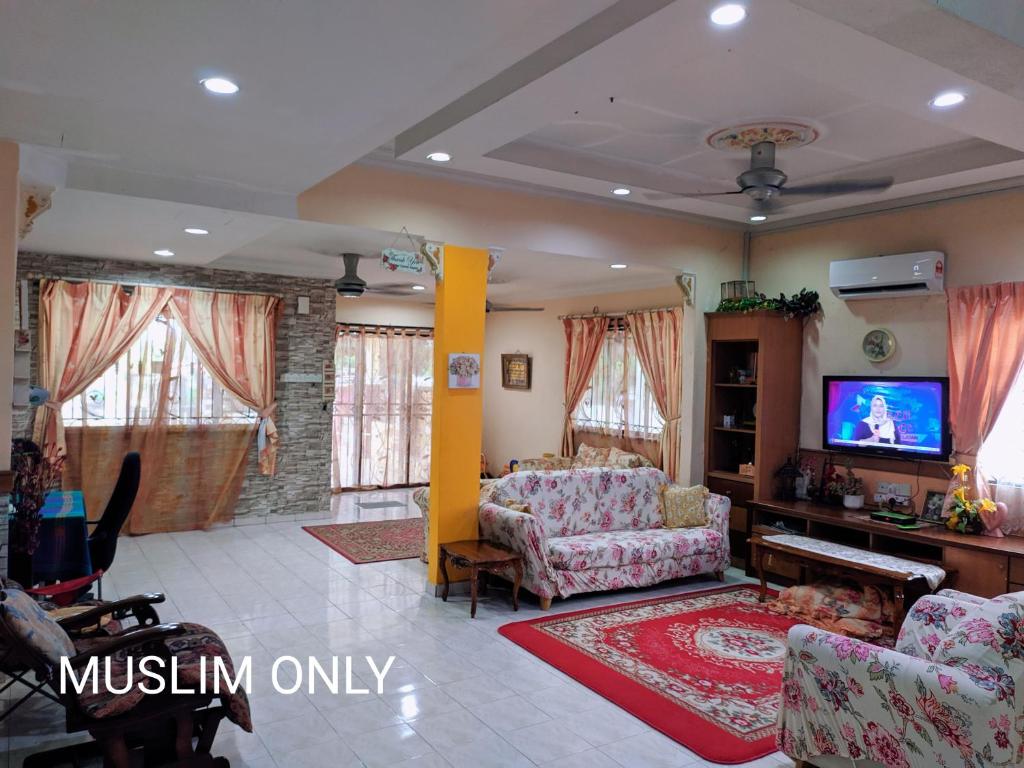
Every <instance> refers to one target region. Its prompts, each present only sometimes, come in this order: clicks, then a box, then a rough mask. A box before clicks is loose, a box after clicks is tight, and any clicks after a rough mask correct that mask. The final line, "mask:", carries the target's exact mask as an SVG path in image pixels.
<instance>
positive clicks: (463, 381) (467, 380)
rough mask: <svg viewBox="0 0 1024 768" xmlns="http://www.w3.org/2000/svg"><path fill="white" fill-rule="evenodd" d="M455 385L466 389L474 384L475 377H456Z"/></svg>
mask: <svg viewBox="0 0 1024 768" xmlns="http://www.w3.org/2000/svg"><path fill="white" fill-rule="evenodd" d="M455 383H456V384H457V385H458V386H459V387H462V388H466V387H468V386H469V385H470V384H472V383H473V377H472V376H456V377H455Z"/></svg>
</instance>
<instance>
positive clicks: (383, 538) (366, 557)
mask: <svg viewBox="0 0 1024 768" xmlns="http://www.w3.org/2000/svg"><path fill="white" fill-rule="evenodd" d="M302 530H304V531H305V532H306V533H309V534H311V535H313V536H315V537H316V538H318V539H320V541H322V542H323V543H324V544H326V545H327V546H329V547H330V548H331V549H333V550H334V551H335V552H337V553H339V554H342V555H344V556H345V557H347V558H348V559H349V560H351V561H352V562H353V563H357V564H359V563H379V562H382V561H384V560H405V559H407V558H410V557H419V556H420V553H421V552H422V551H423V518H422V517H407V518H401V519H398V520H373V521H370V522H365V523H335V524H333V525H307V526H303V528H302Z"/></svg>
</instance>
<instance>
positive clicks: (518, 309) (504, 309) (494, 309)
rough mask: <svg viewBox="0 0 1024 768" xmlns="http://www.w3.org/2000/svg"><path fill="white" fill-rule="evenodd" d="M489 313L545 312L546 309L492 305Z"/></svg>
mask: <svg viewBox="0 0 1024 768" xmlns="http://www.w3.org/2000/svg"><path fill="white" fill-rule="evenodd" d="M487 311H488V312H543V311H544V307H506V306H505V305H504V304H491V306H490V307H489V308H488V309H487Z"/></svg>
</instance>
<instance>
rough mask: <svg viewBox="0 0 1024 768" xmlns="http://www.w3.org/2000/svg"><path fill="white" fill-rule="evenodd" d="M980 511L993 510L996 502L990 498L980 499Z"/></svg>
mask: <svg viewBox="0 0 1024 768" xmlns="http://www.w3.org/2000/svg"><path fill="white" fill-rule="evenodd" d="M980 506H981V511H982V512H995V511H996V503H995V502H994V501H992V499H982V500H981V502H980Z"/></svg>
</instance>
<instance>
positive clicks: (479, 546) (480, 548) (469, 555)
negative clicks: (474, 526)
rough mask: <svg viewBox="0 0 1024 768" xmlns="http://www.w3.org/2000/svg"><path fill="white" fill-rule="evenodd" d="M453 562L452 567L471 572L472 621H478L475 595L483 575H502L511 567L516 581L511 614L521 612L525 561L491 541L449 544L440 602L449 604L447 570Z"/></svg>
mask: <svg viewBox="0 0 1024 768" xmlns="http://www.w3.org/2000/svg"><path fill="white" fill-rule="evenodd" d="M449 560H451V562H452V564H453V565H457V566H460V567H462V568H469V571H470V577H469V578H470V581H469V594H470V597H471V598H472V603H471V604H470V608H469V617H470V618H471V619H475V618H476V595H477V585H478V583H479V581H480V572H481V571H483V572H485V573H499V572H501V571H503V570H504V569H505V568H506V567H508V566H512V570H513V572H514V573H515V581H513V582H512V610H514V611H518V610H519V585H520V584H521V583H522V581H523V557H522V555H520V554H517V553H516V552H513V551H512V550H510V549H505V547H502V546H500V545H498V544H492V543H490V542H488V541H476V540H470V541H450V542H448V543H447V544H442V545H441V577H442V578H443V579H444V590H443V591H442V592H441V599H442V600H444V601H445V602H447V601H448V586H449V581H448V567H447V563H448V561H449Z"/></svg>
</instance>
